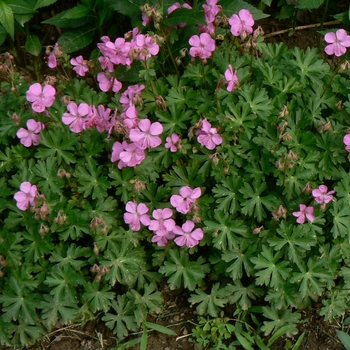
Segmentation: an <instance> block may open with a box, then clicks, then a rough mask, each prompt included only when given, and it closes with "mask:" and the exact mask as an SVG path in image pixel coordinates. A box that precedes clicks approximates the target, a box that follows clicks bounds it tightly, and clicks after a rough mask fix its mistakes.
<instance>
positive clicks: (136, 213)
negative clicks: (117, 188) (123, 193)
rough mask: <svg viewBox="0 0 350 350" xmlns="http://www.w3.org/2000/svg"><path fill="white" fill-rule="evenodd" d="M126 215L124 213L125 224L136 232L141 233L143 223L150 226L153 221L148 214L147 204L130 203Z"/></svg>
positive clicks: (126, 207)
mask: <svg viewBox="0 0 350 350" xmlns="http://www.w3.org/2000/svg"><path fill="white" fill-rule="evenodd" d="M125 209H126V211H127V212H126V213H124V222H125V223H126V224H129V225H130V228H131V229H132V230H134V231H140V228H141V223H142V224H143V225H145V226H148V225H149V224H150V222H151V219H150V218H149V216H148V215H147V214H146V213H147V212H148V207H147V205H146V204H143V203H140V204H136V203H135V202H131V201H129V202H128V203H126V206H125Z"/></svg>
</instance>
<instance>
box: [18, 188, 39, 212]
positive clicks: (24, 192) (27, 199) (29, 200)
mask: <svg viewBox="0 0 350 350" xmlns="http://www.w3.org/2000/svg"><path fill="white" fill-rule="evenodd" d="M19 189H20V191H19V192H16V193H15V195H14V196H13V197H14V199H15V200H16V201H17V203H16V205H17V208H18V209H20V210H27V209H28V206H29V204H30V205H31V206H34V205H35V197H36V196H37V194H38V189H37V187H36V186H35V185H32V184H31V183H30V182H22V183H21V185H20V187H19Z"/></svg>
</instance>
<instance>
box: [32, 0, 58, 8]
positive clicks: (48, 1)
mask: <svg viewBox="0 0 350 350" xmlns="http://www.w3.org/2000/svg"><path fill="white" fill-rule="evenodd" d="M55 2H57V0H37V2H36V5H35V7H34V10H37V9H39V8H41V7H46V6H49V5H52V4H54V3H55Z"/></svg>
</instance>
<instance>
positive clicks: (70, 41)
mask: <svg viewBox="0 0 350 350" xmlns="http://www.w3.org/2000/svg"><path fill="white" fill-rule="evenodd" d="M95 31H96V28H95V27H93V26H91V25H90V26H84V27H81V28H78V29H72V30H70V31H67V32H65V33H63V34H62V35H61V36H60V37H59V39H58V44H59V46H60V47H61V48H62V51H63V52H65V53H72V52H74V51H78V50H80V49H83V48H84V47H86V46H88V45H90V44H91V43H92V41H93V38H94V34H95Z"/></svg>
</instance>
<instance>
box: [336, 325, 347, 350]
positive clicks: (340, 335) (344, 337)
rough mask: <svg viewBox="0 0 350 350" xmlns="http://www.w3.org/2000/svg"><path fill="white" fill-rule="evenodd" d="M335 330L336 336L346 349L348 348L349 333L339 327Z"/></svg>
mask: <svg viewBox="0 0 350 350" xmlns="http://www.w3.org/2000/svg"><path fill="white" fill-rule="evenodd" d="M335 331H336V332H337V336H338V338H339V339H340V341H341V342H342V344H343V345H344V347H345V348H346V350H350V335H349V334H348V333H345V332H344V331H341V330H339V329H336V330H335Z"/></svg>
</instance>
